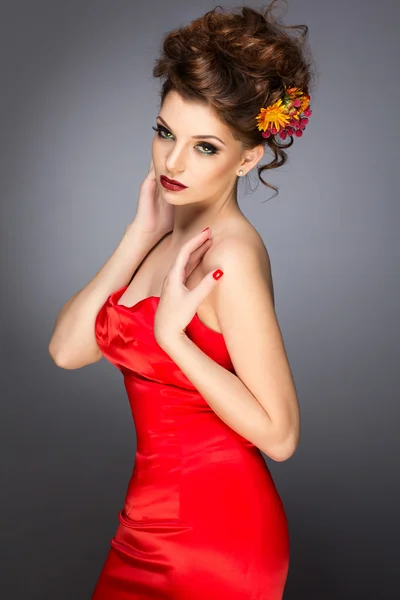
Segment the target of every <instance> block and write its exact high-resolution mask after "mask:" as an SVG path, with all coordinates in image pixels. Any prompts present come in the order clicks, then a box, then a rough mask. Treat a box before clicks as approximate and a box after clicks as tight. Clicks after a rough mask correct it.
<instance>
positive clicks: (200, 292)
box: [190, 269, 222, 307]
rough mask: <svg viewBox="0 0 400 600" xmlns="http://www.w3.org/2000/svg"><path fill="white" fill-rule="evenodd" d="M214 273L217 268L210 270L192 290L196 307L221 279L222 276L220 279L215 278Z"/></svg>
mask: <svg viewBox="0 0 400 600" xmlns="http://www.w3.org/2000/svg"><path fill="white" fill-rule="evenodd" d="M213 273H215V269H213V270H212V271H209V272H208V273H207V275H205V276H204V277H203V279H202V280H201V281H200V283H199V284H198V285H197V286H196V287H195V288H194V289H193V290H191V292H190V294H191V295H192V298H193V302H194V305H195V307H198V306H199V305H200V304H201V303H202V302H203V300H205V299H206V298H207V296H208V295H209V294H210V293H211V292H212V290H213V289H214V287H215V286H216V285H217V283H218V281H219V279H221V278H222V276H221V277H219V278H218V279H215V278H214V277H213Z"/></svg>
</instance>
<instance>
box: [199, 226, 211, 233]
mask: <svg viewBox="0 0 400 600" xmlns="http://www.w3.org/2000/svg"><path fill="white" fill-rule="evenodd" d="M206 229H210V228H209V227H205V228H204V229H203V230H202V231H200V233H203V231H205V230H206Z"/></svg>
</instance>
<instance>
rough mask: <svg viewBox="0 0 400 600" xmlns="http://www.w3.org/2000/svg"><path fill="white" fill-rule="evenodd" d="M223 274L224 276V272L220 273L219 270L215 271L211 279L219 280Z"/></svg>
mask: <svg viewBox="0 0 400 600" xmlns="http://www.w3.org/2000/svg"><path fill="white" fill-rule="evenodd" d="M223 274H224V272H223V271H221V269H217V270H216V271H214V273H213V277H214V279H219V278H220V277H222V275H223Z"/></svg>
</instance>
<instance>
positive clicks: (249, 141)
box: [153, 0, 312, 193]
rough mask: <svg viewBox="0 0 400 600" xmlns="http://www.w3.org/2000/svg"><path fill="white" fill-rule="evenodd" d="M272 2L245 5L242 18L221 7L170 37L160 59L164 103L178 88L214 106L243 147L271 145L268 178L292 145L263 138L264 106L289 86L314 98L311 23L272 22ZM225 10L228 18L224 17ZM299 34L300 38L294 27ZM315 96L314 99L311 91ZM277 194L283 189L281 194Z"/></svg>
mask: <svg viewBox="0 0 400 600" xmlns="http://www.w3.org/2000/svg"><path fill="white" fill-rule="evenodd" d="M277 1H279V0H272V2H270V4H269V6H267V8H266V9H265V10H261V9H260V11H257V10H255V9H252V8H249V7H247V6H242V7H239V10H240V11H241V12H240V14H235V12H234V11H232V10H231V11H227V10H225V9H224V8H223V7H222V6H216V7H215V8H214V9H213V10H210V11H209V12H207V13H205V14H204V15H203V16H202V17H200V18H198V19H195V20H194V21H192V22H191V23H190V24H189V25H187V26H186V27H180V28H178V29H175V30H173V31H171V32H170V33H168V34H166V35H165V36H164V39H163V41H162V51H161V56H160V57H159V58H158V59H156V61H155V66H154V68H153V76H154V77H162V78H165V81H164V83H163V85H162V89H161V91H160V97H161V105H162V104H163V102H164V99H165V97H166V95H167V94H168V92H170V91H172V90H174V91H176V92H177V93H179V95H180V96H181V97H182V98H183V99H184V100H188V101H190V100H193V101H196V102H202V103H205V104H207V105H210V106H211V107H212V108H213V109H214V110H215V112H216V114H217V115H218V117H219V118H220V119H221V121H222V122H223V123H225V124H226V125H228V126H229V127H230V129H231V131H232V134H233V136H234V138H235V139H236V140H238V141H239V142H241V144H242V147H243V149H244V150H248V149H251V148H253V147H254V146H257V145H258V144H264V146H266V145H268V146H269V147H270V149H271V150H272V153H273V155H274V158H273V160H272V161H271V162H270V163H268V164H266V165H264V166H257V170H258V177H259V179H260V181H261V182H262V183H263V184H264V185H266V186H268V187H270V188H272V189H274V190H276V192H277V188H275V187H274V186H272V185H270V184H269V183H267V182H266V181H264V180H263V179H262V177H261V173H262V172H263V171H266V170H269V169H275V168H277V167H280V166H282V165H283V164H285V163H286V161H287V154H286V152H285V151H284V150H283V148H289V147H290V146H291V145H292V144H293V136H290V137H289V142H288V143H287V144H286V145H283V144H281V142H280V141H278V140H277V139H276V136H275V135H271V136H270V137H269V138H264V137H263V136H262V135H261V131H260V130H259V129H258V128H257V122H256V119H255V118H256V116H257V114H258V113H259V111H260V108H261V107H266V106H268V105H269V104H272V103H274V102H276V101H277V100H278V99H279V98H281V97H283V94H284V86H285V85H287V86H293V87H299V88H301V89H302V90H308V93H310V87H311V78H312V71H311V68H310V67H311V65H312V59H311V54H310V52H309V49H308V47H307V46H306V39H307V35H308V27H307V25H291V26H290V25H288V26H285V25H282V24H281V23H279V21H277V20H275V19H274V18H273V17H272V8H273V6H274V5H275V3H276V2H277ZM219 8H220V9H221V10H222V13H219V12H217V9H219ZM291 29H293V30H295V29H299V30H300V31H301V35H300V36H299V37H291V36H290V35H289V33H288V31H287V30H291ZM310 95H311V94H310ZM277 193H278V192H277Z"/></svg>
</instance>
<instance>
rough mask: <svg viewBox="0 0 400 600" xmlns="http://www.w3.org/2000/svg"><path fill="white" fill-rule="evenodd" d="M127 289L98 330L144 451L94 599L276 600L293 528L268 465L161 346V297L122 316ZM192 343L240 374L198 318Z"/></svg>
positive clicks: (111, 302) (108, 306)
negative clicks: (157, 332)
mask: <svg viewBox="0 0 400 600" xmlns="http://www.w3.org/2000/svg"><path fill="white" fill-rule="evenodd" d="M126 288H127V286H123V287H122V288H120V289H119V290H117V291H115V292H113V293H112V294H110V296H109V297H108V299H107V300H106V302H105V304H104V305H103V307H102V308H101V309H100V311H99V313H98V315H97V318H96V322H95V333H96V339H97V342H98V345H99V347H100V349H101V351H102V353H103V355H104V356H105V357H106V358H107V359H108V360H109V361H110V362H111V363H112V364H113V365H114V366H115V367H117V368H118V369H119V370H120V371H121V373H122V374H123V377H124V383H125V388H126V391H127V395H128V398H129V402H130V406H131V410H132V415H133V419H134V424H135V428H136V435H137V451H136V458H135V463H134V469H133V473H132V476H131V479H130V481H129V485H128V488H127V492H126V497H125V501H124V505H123V507H121V510H120V511H119V513H118V519H119V525H118V528H117V530H116V533H115V536H114V537H113V538H112V539H111V541H110V548H109V552H108V555H107V557H106V560H105V563H104V565H103V568H102V570H101V573H100V576H99V579H98V581H97V585H96V587H95V589H94V592H93V595H92V600H134V599H139V598H140V599H149V600H162V599H164V598H165V599H168V600H205V599H207V600H221V599H225V598H227V599H228V598H229V600H281V599H282V595H283V590H284V586H285V582H286V578H287V573H288V566H289V531H288V523H287V519H286V515H285V511H284V507H283V504H282V501H281V498H280V496H279V494H278V492H277V489H276V487H275V485H274V482H273V480H272V477H271V474H270V472H269V469H268V468H267V465H266V463H265V461H264V459H263V456H262V454H261V452H260V450H259V449H258V448H257V447H256V446H254V444H252V443H251V442H249V441H248V440H246V439H245V438H243V437H242V436H240V435H239V434H237V433H236V432H235V431H234V430H233V429H231V428H230V427H229V426H228V425H226V424H225V423H224V422H223V421H222V420H221V419H220V418H219V417H218V416H217V415H216V413H215V412H214V411H213V410H212V409H211V407H210V406H209V405H208V404H207V402H206V401H205V399H204V398H203V397H202V396H201V395H200V393H199V392H198V391H197V389H196V388H195V387H194V386H193V385H192V383H191V382H190V381H189V379H188V378H187V377H186V376H185V374H184V373H183V372H182V371H181V370H180V369H179V367H178V366H177V365H176V363H174V362H173V360H172V359H171V358H170V357H169V355H168V354H167V353H166V352H164V351H163V350H162V348H161V347H160V346H159V345H158V344H157V342H156V340H155V337H154V333H153V326H154V316H155V312H156V309H157V305H158V302H159V297H158V296H151V297H148V298H144V299H143V300H140V301H139V302H138V303H137V304H135V305H134V306H131V307H127V306H124V305H122V304H118V300H119V298H120V297H121V296H122V294H123V292H124V291H125V289H126ZM186 335H187V336H188V337H189V338H190V339H191V340H192V341H193V342H194V343H196V344H197V345H198V347H199V348H200V349H201V350H202V351H203V352H205V353H206V354H207V355H208V356H209V357H210V358H212V359H213V360H214V361H216V362H217V363H219V364H220V365H221V366H222V367H223V368H225V369H229V370H230V371H231V372H233V373H234V372H235V371H234V368H233V365H232V362H231V360H230V357H229V353H228V350H227V347H226V345H225V342H224V338H223V335H222V334H221V333H219V332H217V331H214V330H213V329H210V328H209V327H208V326H207V325H205V324H204V323H203V322H202V321H201V320H200V318H199V317H198V315H197V313H196V315H195V316H194V317H193V319H192V321H191V322H190V323H189V325H188V326H187V328H186Z"/></svg>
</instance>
